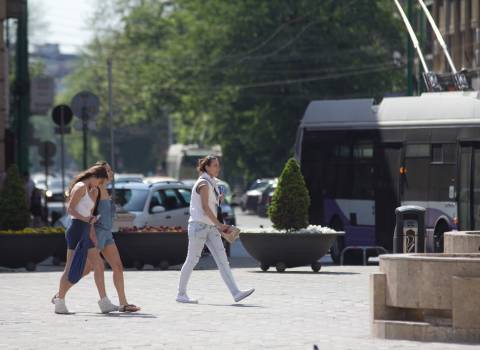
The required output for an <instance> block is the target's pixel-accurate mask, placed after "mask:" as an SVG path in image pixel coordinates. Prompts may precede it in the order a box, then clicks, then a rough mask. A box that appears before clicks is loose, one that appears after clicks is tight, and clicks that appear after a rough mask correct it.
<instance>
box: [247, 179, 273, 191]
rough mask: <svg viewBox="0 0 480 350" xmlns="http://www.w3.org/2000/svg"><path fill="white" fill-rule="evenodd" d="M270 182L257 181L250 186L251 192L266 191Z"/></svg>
mask: <svg viewBox="0 0 480 350" xmlns="http://www.w3.org/2000/svg"><path fill="white" fill-rule="evenodd" d="M269 183H270V181H255V182H254V183H253V184H252V185H251V186H250V191H251V190H260V191H261V190H262V189H265V188H266V187H267V186H268V184H269Z"/></svg>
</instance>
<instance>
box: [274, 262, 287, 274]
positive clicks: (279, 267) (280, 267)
mask: <svg viewBox="0 0 480 350" xmlns="http://www.w3.org/2000/svg"><path fill="white" fill-rule="evenodd" d="M275 267H276V269H277V271H278V272H284V271H285V269H286V268H287V265H285V263H283V262H279V263H277V265H275Z"/></svg>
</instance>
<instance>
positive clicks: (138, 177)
mask: <svg viewBox="0 0 480 350" xmlns="http://www.w3.org/2000/svg"><path fill="white" fill-rule="evenodd" d="M143 180H144V177H143V175H142V174H125V173H124V174H115V183H119V182H143Z"/></svg>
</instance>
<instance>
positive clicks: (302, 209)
mask: <svg viewBox="0 0 480 350" xmlns="http://www.w3.org/2000/svg"><path fill="white" fill-rule="evenodd" d="M309 206H310V195H309V193H308V189H307V186H306V185H305V180H304V179H303V175H302V173H301V171H300V166H299V165H298V162H297V161H296V160H295V159H294V158H290V159H289V160H288V161H287V164H285V167H284V168H283V171H282V174H281V175H280V177H279V179H278V185H277V188H276V189H275V192H274V193H273V197H272V203H271V204H270V206H269V208H268V215H269V216H270V219H271V220H272V223H273V227H274V228H276V229H278V230H287V231H293V230H299V229H302V228H305V227H307V226H308V208H309Z"/></svg>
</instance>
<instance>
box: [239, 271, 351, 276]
mask: <svg viewBox="0 0 480 350" xmlns="http://www.w3.org/2000/svg"><path fill="white" fill-rule="evenodd" d="M248 272H251V273H260V274H261V273H265V274H267V273H276V274H279V275H359V274H360V273H359V272H340V271H338V272H337V271H319V272H314V271H284V272H277V271H248Z"/></svg>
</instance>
